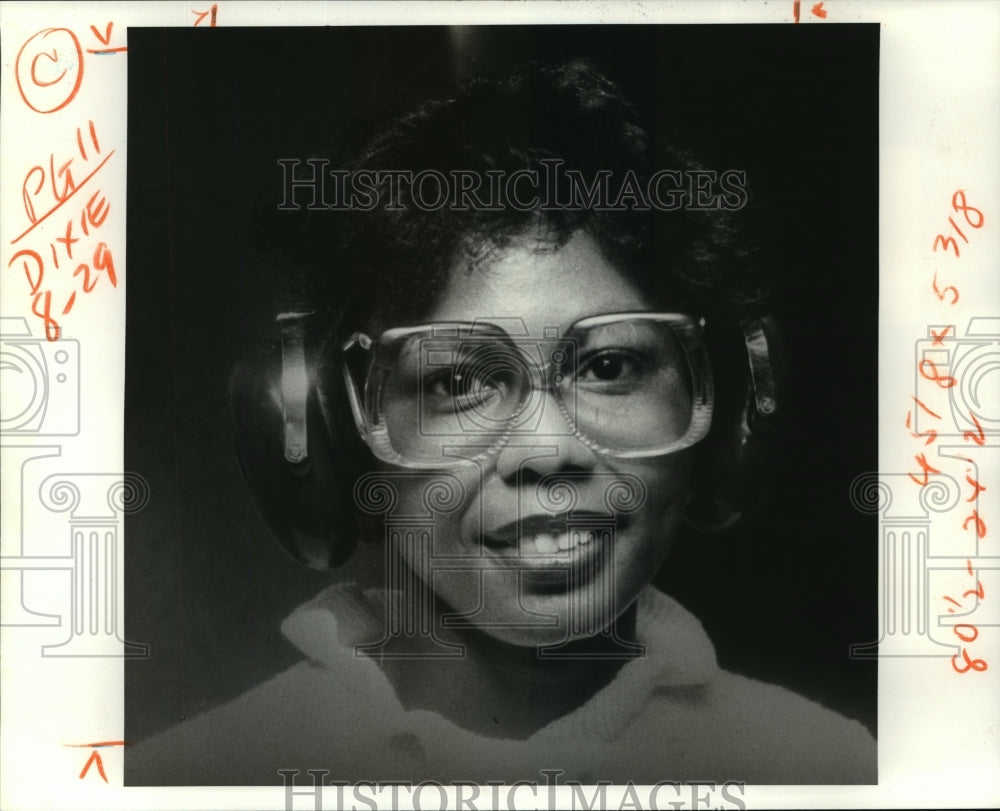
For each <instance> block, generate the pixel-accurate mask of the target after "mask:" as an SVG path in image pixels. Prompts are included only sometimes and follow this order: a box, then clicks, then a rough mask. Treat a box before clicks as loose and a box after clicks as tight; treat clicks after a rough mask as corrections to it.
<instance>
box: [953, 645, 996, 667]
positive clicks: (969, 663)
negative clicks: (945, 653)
mask: <svg viewBox="0 0 1000 811" xmlns="http://www.w3.org/2000/svg"><path fill="white" fill-rule="evenodd" d="M957 658H958V654H957V653H956V654H955V655H954V656H952V657H951V666H952V667H953V668H955V672H956V673H968V672H969V670H975V671H976V672H977V673H982V672H983V671H984V670H986V669H987V668H988V667H989V665H987V664H986V662H985V661H984V660H983V659H971V658H969V652H968V651H967V650H965V648H962V658H963V659H964V660H965V667H964V668H959V667H958V665H956V664H955V660H956V659H957Z"/></svg>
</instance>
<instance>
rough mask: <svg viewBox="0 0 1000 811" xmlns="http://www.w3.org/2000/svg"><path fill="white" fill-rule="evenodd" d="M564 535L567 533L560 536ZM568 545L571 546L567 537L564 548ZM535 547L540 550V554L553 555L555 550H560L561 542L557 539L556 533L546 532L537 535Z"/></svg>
mask: <svg viewBox="0 0 1000 811" xmlns="http://www.w3.org/2000/svg"><path fill="white" fill-rule="evenodd" d="M564 535H565V533H563V534H562V535H560V536H559V537H560V538H562V537H563V536H564ZM568 547H569V540H568V539H567V543H566V547H564V548H568ZM535 549H537V550H538V552H539V554H542V555H551V554H552V553H553V552H557V551H558V550H559V543H558V541H556V538H555V536H554V535H549V534H548V533H545V534H543V535H536V536H535Z"/></svg>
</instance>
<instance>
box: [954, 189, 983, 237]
mask: <svg viewBox="0 0 1000 811" xmlns="http://www.w3.org/2000/svg"><path fill="white" fill-rule="evenodd" d="M951 207H952V208H953V209H955V211H961V212H962V214H964V215H965V221H966V222H967V223H968V224H969V225H971V226H972V227H973V228H982V227H983V225H985V223H986V218H985V217H984V216H983V212H982V211H980V210H979V209H978V208H974V207H973V206H970V205H969V204H968V203H967V202H966V200H965V192H964V191H962V189H959V190H958V191H957V192H955V193H954V194H953V195H952V196H951ZM970 211H972V212H975V215H976V219H975V221H973V219H972V218H971V217H970V216H969V212H970Z"/></svg>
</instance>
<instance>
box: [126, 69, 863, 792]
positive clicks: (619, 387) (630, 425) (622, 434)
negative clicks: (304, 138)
mask: <svg viewBox="0 0 1000 811" xmlns="http://www.w3.org/2000/svg"><path fill="white" fill-rule="evenodd" d="M335 179H336V180H337V183H338V185H337V195H336V199H335V200H333V201H332V202H331V201H327V202H328V203H329V207H330V208H331V209H333V210H332V211H330V212H323V213H321V214H320V215H318V216H316V217H314V223H316V224H318V225H319V227H320V236H318V237H317V239H322V240H323V243H324V244H330V240H331V236H330V229H333V233H334V235H335V236H334V239H333V243H334V244H335V245H337V251H336V256H335V259H334V260H333V261H331V262H330V263H329V264H328V265H327V266H326V267H325V268H322V269H319V270H318V271H317V272H316V273H315V274H314V277H313V279H312V287H311V288H310V290H309V294H308V297H309V299H310V301H311V302H313V307H312V309H313V312H312V313H311V314H310V315H309V316H308V317H306V316H304V315H302V314H285V315H284V316H282V317H281V318H280V319H279V321H280V324H281V328H282V334H283V352H282V380H281V384H280V391H276V392H274V394H275V395H276V397H275V399H277V400H278V401H279V402H281V403H282V411H281V415H280V418H279V426H280V427H279V428H278V429H277V430H275V431H274V435H275V436H278V435H280V437H281V442H282V451H283V455H284V462H283V463H282V464H283V465H284V472H283V473H281V474H274V473H267V474H262V473H260V472H258V470H257V461H255V460H256V459H257V458H258V457H259V456H261V455H263V454H266V451H260V450H259V448H258V447H257V446H256V445H255V444H254V443H255V441H260V440H254V439H253V438H250V439H247V438H246V437H245V434H246V433H247V432H248V430H249V425H250V422H249V421H250V420H251V418H250V417H247V414H248V413H249V412H248V409H249V410H250V411H252V410H253V409H256V408H257V405H256V403H257V399H259V395H255V394H254V393H250V394H247V390H248V389H251V388H252V386H250V385H249V384H247V383H246V382H245V381H241V379H239V378H238V379H237V382H236V384H235V387H234V393H235V396H236V398H237V402H236V405H235V408H234V413H235V416H236V422H237V432H238V434H239V435H240V436H241V441H242V442H243V445H244V451H243V457H244V465H245V469H246V472H247V474H248V477H249V478H250V481H251V484H252V485H254V487H255V491H256V492H257V494H258V498H260V500H261V503H262V506H263V509H264V512H265V515H267V516H268V518H269V520H270V521H271V523H272V526H275V528H276V529H277V530H278V532H279V535H280V536H281V539H282V541H283V542H284V543H285V544H286V546H288V547H289V548H290V549H291V550H292V551H293V553H294V554H296V556H297V557H299V558H300V559H302V560H303V561H305V562H307V563H311V564H314V565H316V564H319V565H325V564H328V563H335V562H339V561H340V560H342V559H343V558H344V557H345V556H346V555H347V554H348V553H349V551H350V549H351V547H352V546H353V540H354V537H355V536H357V537H360V538H361V539H362V540H364V541H366V542H367V543H365V544H363V545H362V546H361V549H360V551H359V553H358V554H364V555H375V556H377V557H378V558H380V559H381V560H383V561H384V571H385V588H380V589H374V590H373V589H369V590H363V589H361V588H359V587H358V586H356V585H353V584H351V583H341V584H338V585H336V586H334V587H332V588H330V589H328V590H327V591H325V592H323V593H322V594H321V595H320V596H319V597H317V598H316V599H315V600H314V601H312V602H310V603H308V604H307V605H305V606H303V607H302V608H300V609H299V610H298V611H296V612H295V613H294V614H293V615H292V616H291V617H289V618H288V619H287V620H286V622H285V624H284V626H283V630H284V631H285V633H286V635H287V636H288V637H289V638H290V639H291V640H292V642H294V643H295V644H296V645H297V646H298V647H299V648H300V649H301V650H302V652H303V653H304V654H305V656H306V659H305V660H304V661H303V662H302V663H301V664H300V665H297V666H295V667H293V668H292V669H291V670H289V671H287V672H286V673H284V674H281V675H279V676H277V677H276V678H274V679H272V680H271V681H269V682H266V683H265V684H263V685H261V686H260V687H258V688H256V689H254V690H252V691H250V692H249V693H247V694H245V695H243V696H242V697H240V698H239V699H237V700H236V701H234V702H231V703H230V704H227V705H225V706H223V707H221V708H218V709H216V710H213V711H211V712H209V713H206V714H205V715H203V716H201V717H199V718H196V719H194V720H192V721H190V722H188V723H186V724H184V725H182V726H180V727H178V728H176V729H174V730H171V731H169V732H167V733H165V734H163V735H160V736H157V737H155V738H154V739H152V740H150V741H148V742H145V743H144V744H142V745H140V746H139V747H136V748H135V750H134V751H131V752H130V753H129V769H130V782H136V780H135V778H136V776H137V775H139V774H141V773H142V772H143V771H144V767H143V764H148V773H149V774H151V775H152V774H155V775H156V782H160V783H174V782H176V783H225V784H254V783H271V782H275V783H277V782H281V777H280V775H279V769H289V768H292V769H301V770H305V769H327V770H329V772H330V777H331V779H336V780H347V781H358V780H383V781H385V780H411V781H415V782H416V781H421V780H430V779H433V780H438V781H441V782H449V781H475V782H484V781H487V780H502V781H506V782H512V781H516V780H535V781H541V779H542V777H541V774H542V771H543V770H551V769H555V770H561V771H562V772H563V774H564V779H565V780H578V781H580V782H585V783H590V782H597V781H599V780H610V781H614V782H627V781H631V782H633V783H654V782H657V781H660V780H671V779H674V780H683V779H709V780H712V779H714V780H716V781H718V782H724V781H730V780H736V781H743V782H747V783H859V782H874V780H875V772H874V768H875V745H874V741H873V740H872V739H871V737H870V736H869V735H868V733H867V732H866V731H865V730H864V728H863V727H862V726H861V725H860V724H858V723H856V722H850V721H847V720H846V719H844V718H842V717H840V716H839V715H837V714H836V713H833V712H831V711H829V710H826V709H824V708H822V707H820V706H819V705H817V704H814V703H811V702H809V701H807V700H805V699H803V698H801V697H798V696H796V695H794V694H792V693H790V692H789V691H787V690H784V689H782V688H779V687H775V686H771V685H766V684H763V683H760V682H755V681H752V680H750V679H746V678H743V677H740V676H737V675H734V674H731V673H727V672H726V671H723V670H721V669H720V668H719V667H718V665H717V663H716V661H715V656H714V651H713V649H712V646H711V643H710V642H709V640H708V639H707V637H706V636H705V634H704V632H703V630H702V629H701V626H700V625H699V623H698V622H697V620H696V619H694V618H693V617H692V616H691V615H690V614H689V613H687V612H686V611H685V610H684V609H683V608H682V607H681V606H680V605H679V604H677V603H676V602H675V601H673V600H671V599H670V598H669V597H667V596H666V595H664V594H662V593H660V592H659V591H657V590H656V589H654V588H653V587H652V586H650V585H649V583H650V581H651V580H652V578H653V576H654V575H655V574H656V572H657V571H658V570H659V569H660V568H661V566H662V565H663V564H664V561H665V560H666V557H667V553H668V551H669V549H670V545H671V542H672V541H673V539H674V538H675V537H676V535H677V532H678V528H679V526H680V524H681V522H682V521H683V520H684V518H685V516H687V517H688V519H689V520H695V521H698V522H700V523H703V524H707V525H718V524H724V523H728V522H731V521H732V520H735V519H736V518H737V517H738V515H739V512H740V511H741V510H742V509H743V508H744V507H745V506H746V505H744V504H739V503H735V502H734V500H733V499H732V498H730V496H731V495H732V488H727V487H725V486H721V485H720V482H724V480H725V476H724V475H723V473H722V472H721V471H719V470H718V469H717V467H716V465H717V464H718V458H719V457H718V449H719V448H720V447H721V448H725V447H727V445H726V441H727V440H726V437H729V435H730V434H732V433H734V432H733V430H730V429H731V428H732V426H733V425H734V424H735V426H736V431H735V433H736V434H737V435H738V438H737V440H736V442H737V445H738V446H739V447H738V450H740V451H741V452H742V451H743V450H745V449H746V447H747V446H748V445H749V444H752V442H753V441H754V431H753V428H754V424H755V423H756V422H759V421H766V420H767V419H768V417H769V415H770V414H771V413H772V412H773V410H774V408H775V397H774V395H775V385H774V372H775V370H774V369H773V368H772V367H771V365H770V364H769V362H768V361H769V352H768V346H769V340H768V339H769V336H770V334H771V333H770V329H771V328H770V327H769V322H768V320H767V319H766V318H765V316H766V312H767V301H766V284H765V282H764V280H763V275H762V274H761V273H760V271H759V270H758V269H757V268H756V265H755V264H754V260H753V256H752V254H751V252H750V251H749V250H748V249H747V247H746V244H745V242H744V241H743V240H742V239H741V237H740V235H739V232H738V231H737V229H736V227H735V225H734V223H733V220H732V216H731V215H730V214H729V213H728V212H727V211H726V209H732V208H738V207H739V206H740V205H742V203H743V202H745V191H744V190H743V189H742V186H741V185H740V183H741V179H740V178H732V177H730V178H719V177H718V176H716V175H713V173H711V172H708V171H706V170H704V169H703V168H702V167H699V166H697V165H696V164H695V163H694V162H693V161H692V160H691V159H690V158H689V157H688V156H686V155H684V154H682V153H679V152H677V151H671V150H662V149H659V148H658V147H657V145H655V144H653V143H652V141H651V139H650V138H649V137H648V136H647V134H646V132H645V130H644V129H643V128H642V127H641V126H640V125H639V124H638V122H637V121H636V116H635V113H634V111H633V110H632V108H631V107H630V106H629V104H628V103H627V102H626V101H625V100H624V99H623V98H622V96H621V94H620V92H619V91H618V89H617V88H616V87H615V86H614V85H613V84H612V83H611V82H609V81H608V80H607V79H606V78H605V77H603V76H601V75H600V74H599V73H597V72H596V71H594V70H593V69H592V68H590V67H588V66H586V65H583V64H569V65H562V66H556V67H544V66H543V67H539V66H530V67H528V68H526V69H524V70H522V71H520V72H518V73H517V74H515V75H513V76H509V77H505V78H502V79H499V80H479V81H476V82H473V83H471V84H470V85H469V86H467V87H466V88H465V89H463V91H462V92H461V93H460V94H458V95H457V96H456V97H454V98H451V99H445V100H439V101H433V102H429V103H427V104H424V105H423V106H421V107H419V108H418V109H417V110H415V111H413V112H411V113H410V114H408V115H406V116H403V117H401V118H399V119H397V120H395V121H394V122H392V123H391V124H390V125H389V126H388V127H386V128H385V129H383V130H382V131H381V132H380V133H379V134H378V135H376V136H375V137H374V138H373V139H371V140H370V142H369V143H368V145H367V147H366V148H365V149H364V150H362V152H361V153H360V155H359V157H358V158H357V159H356V160H355V161H354V162H353V163H352V164H351V165H350V166H349V167H348V169H347V171H345V172H343V173H340V174H338V175H335ZM727 180H728V183H727V182H726V181H727ZM734 336H735V337H736V338H740V337H742V339H743V340H742V341H740V342H738V343H737V344H736V346H735V347H733V346H729V347H728V349H729V350H730V351H734V350H735V351H737V352H743V353H747V356H748V357H749V358H750V365H751V373H750V375H749V376H748V377H749V378H750V380H751V384H750V385H749V388H748V384H747V380H746V379H744V378H743V377H741V378H740V379H736V380H731V379H729V378H728V377H724V378H720V377H719V375H718V374H717V375H716V377H717V379H716V381H715V383H714V384H713V380H712V374H711V371H710V368H709V360H708V356H709V353H708V349H707V347H708V346H711V347H712V351H713V353H715V352H716V351H721V352H723V353H725V352H726V350H727V347H726V344H727V342H728V341H731V340H732V339H733V338H734ZM716 367H717V369H718V368H726V367H725V366H724V365H719V364H716ZM716 389H718V392H716ZM733 392H738V393H739V394H740V395H741V397H736V398H734V397H733V396H732V394H733ZM747 392H748V393H747ZM716 393H718V395H719V396H718V398H717V397H716ZM745 393H746V396H745V397H742V395H744V394H745ZM247 397H249V398H250V399H249V400H247V402H249V403H250V405H245V404H244V400H245V399H246V398H247ZM255 397H256V398H257V399H255ZM265 399H267V398H265ZM713 410H714V412H715V413H714V417H713ZM710 424H712V425H713V426H714V428H713V431H712V432H711V435H709V426H710ZM253 433H255V434H256V433H258V432H257V431H256V424H254V431H253ZM720 435H723V436H722V438H720ZM735 452H736V451H735V450H734V453H735ZM138 782H142V780H141V779H139V780H138Z"/></svg>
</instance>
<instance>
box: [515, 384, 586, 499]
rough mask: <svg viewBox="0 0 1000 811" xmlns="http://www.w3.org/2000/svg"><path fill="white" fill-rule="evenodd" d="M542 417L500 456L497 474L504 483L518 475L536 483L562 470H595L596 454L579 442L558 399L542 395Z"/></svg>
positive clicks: (547, 394)
mask: <svg viewBox="0 0 1000 811" xmlns="http://www.w3.org/2000/svg"><path fill="white" fill-rule="evenodd" d="M540 406H541V414H540V415H539V419H538V423H537V425H536V426H535V430H534V431H533V432H532V433H521V434H514V435H513V436H512V437H511V438H510V439H509V441H508V442H507V443H506V444H505V445H504V446H503V448H502V449H501V450H500V452H499V454H497V462H496V466H497V473H498V474H499V475H500V477H501V478H502V479H503V480H504V481H508V482H512V481H515V480H516V479H517V477H518V475H519V471H523V472H521V473H520V475H521V476H522V477H524V476H528V477H529V478H531V479H533V480H537V479H539V478H541V477H542V476H545V475H547V474H549V473H555V472H558V471H561V470H592V469H593V468H594V467H595V466H596V465H597V456H596V455H595V454H594V452H593V451H592V450H591V449H590V448H588V447H587V446H586V445H584V444H583V443H582V442H581V441H580V440H579V439H577V438H576V437H575V436H574V435H573V433H572V430H573V426H572V425H570V424H569V423H568V422H567V420H566V417H564V416H563V414H562V411H561V409H560V407H559V404H558V403H557V402H556V399H555V396H554V395H553V394H552V393H551V392H546V393H545V394H544V395H543V400H542V402H541V403H540Z"/></svg>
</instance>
